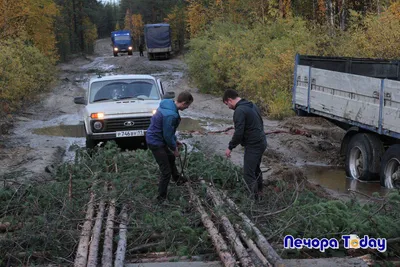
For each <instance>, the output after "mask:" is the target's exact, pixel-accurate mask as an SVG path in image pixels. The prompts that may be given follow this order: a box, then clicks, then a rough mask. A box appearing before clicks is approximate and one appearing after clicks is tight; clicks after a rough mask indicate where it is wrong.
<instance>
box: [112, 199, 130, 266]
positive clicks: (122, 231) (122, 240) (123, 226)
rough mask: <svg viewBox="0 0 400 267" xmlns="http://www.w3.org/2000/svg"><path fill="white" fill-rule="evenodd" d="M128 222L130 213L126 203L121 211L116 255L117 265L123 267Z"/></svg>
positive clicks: (115, 263)
mask: <svg viewBox="0 0 400 267" xmlns="http://www.w3.org/2000/svg"><path fill="white" fill-rule="evenodd" d="M127 224H128V214H127V207H126V205H124V207H123V208H122V211H121V223H120V225H119V239H118V247H117V253H116V256H115V262H114V266H115V267H123V266H124V261H125V253H126V232H127Z"/></svg>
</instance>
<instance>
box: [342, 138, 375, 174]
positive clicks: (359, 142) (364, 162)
mask: <svg viewBox="0 0 400 267" xmlns="http://www.w3.org/2000/svg"><path fill="white" fill-rule="evenodd" d="M372 150H373V149H372V148H371V143H370V141H369V139H368V137H367V134H364V133H358V134H356V135H354V136H353V137H352V138H351V140H350V143H349V145H348V147H347V152H346V161H345V168H346V175H347V176H348V177H351V178H353V179H359V180H362V181H371V180H373V179H374V178H376V176H377V175H376V173H373V171H375V170H374V167H373V162H374V159H373V158H374V156H373V151H372Z"/></svg>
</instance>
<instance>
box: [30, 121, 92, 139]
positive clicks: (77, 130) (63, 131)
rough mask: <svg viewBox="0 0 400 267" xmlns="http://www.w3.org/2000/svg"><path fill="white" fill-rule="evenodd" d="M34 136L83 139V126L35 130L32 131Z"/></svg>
mask: <svg viewBox="0 0 400 267" xmlns="http://www.w3.org/2000/svg"><path fill="white" fill-rule="evenodd" d="M32 132H33V133H34V134H39V135H50V136H62V137H85V129H84V127H83V124H79V125H58V126H51V127H44V128H37V129H34V130H33V131H32Z"/></svg>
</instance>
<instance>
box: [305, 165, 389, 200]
mask: <svg viewBox="0 0 400 267" xmlns="http://www.w3.org/2000/svg"><path fill="white" fill-rule="evenodd" d="M303 172H304V174H305V175H306V176H307V178H308V180H309V181H310V182H312V183H314V184H318V185H320V186H322V187H324V188H326V189H329V190H333V191H335V192H338V193H340V194H350V193H351V191H357V192H361V193H364V194H366V195H369V196H372V194H373V193H374V192H377V193H379V195H381V196H383V195H385V194H386V193H388V192H389V191H390V190H389V189H387V188H384V187H381V185H380V183H379V181H373V182H361V181H359V180H355V179H351V178H347V177H346V173H345V170H344V169H343V168H332V167H321V166H307V168H304V169H303Z"/></svg>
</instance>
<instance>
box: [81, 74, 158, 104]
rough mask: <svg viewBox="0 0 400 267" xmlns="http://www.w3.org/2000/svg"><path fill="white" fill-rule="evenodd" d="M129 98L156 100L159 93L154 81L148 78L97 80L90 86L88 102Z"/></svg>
mask: <svg viewBox="0 0 400 267" xmlns="http://www.w3.org/2000/svg"><path fill="white" fill-rule="evenodd" d="M129 98H136V99H141V100H158V99H160V94H159V92H158V88H157V86H156V84H155V82H154V81H153V80H150V79H149V80H147V79H140V80H139V79H135V80H134V79H130V80H114V81H99V82H93V83H92V84H91V87H90V95H89V102H90V103H93V102H100V101H110V100H112V101H116V100H121V99H129Z"/></svg>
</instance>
